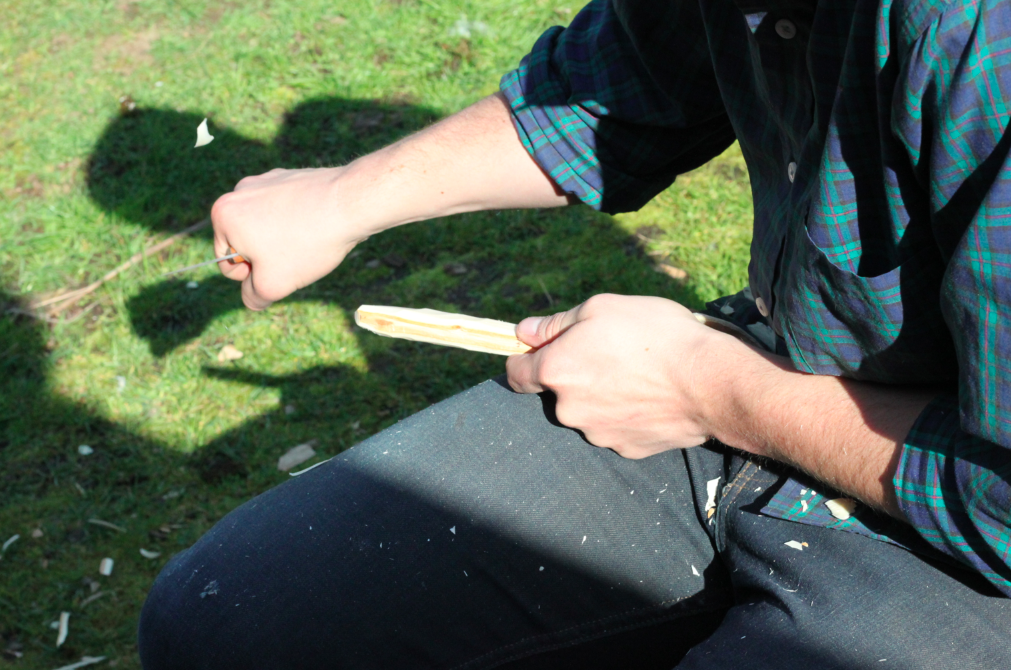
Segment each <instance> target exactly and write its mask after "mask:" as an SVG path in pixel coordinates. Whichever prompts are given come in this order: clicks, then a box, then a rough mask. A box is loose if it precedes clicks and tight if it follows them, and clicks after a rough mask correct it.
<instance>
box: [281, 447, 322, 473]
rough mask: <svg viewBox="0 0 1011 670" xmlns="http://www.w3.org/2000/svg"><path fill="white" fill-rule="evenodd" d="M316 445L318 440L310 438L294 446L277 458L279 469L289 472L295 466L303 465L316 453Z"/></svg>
mask: <svg viewBox="0 0 1011 670" xmlns="http://www.w3.org/2000/svg"><path fill="white" fill-rule="evenodd" d="M314 446H316V440H309V441H308V442H306V443H304V444H300V445H298V446H295V447H292V448H291V449H289V450H288V451H286V452H284V455H283V456H281V457H280V458H279V459H277V469H278V470H280V471H281V472H288V470H291V469H292V468H294V467H295V466H297V465H302V464H303V463H305V462H306V461H308V460H309V459H310V458H312V457H313V456H315V455H316V450H315V449H313V447H314Z"/></svg>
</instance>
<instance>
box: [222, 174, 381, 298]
mask: <svg viewBox="0 0 1011 670" xmlns="http://www.w3.org/2000/svg"><path fill="white" fill-rule="evenodd" d="M342 170H343V169H342V168H310V169H305V170H282V169H275V170H271V171H270V172H267V173H265V174H262V175H258V176H255V177H246V178H245V179H243V180H242V181H240V182H239V183H238V184H237V185H236V187H235V190H234V191H233V192H231V193H226V194H225V195H223V196H221V197H220V198H218V201H217V202H215V203H214V207H213V208H212V209H211V221H212V223H213V224H214V252H215V254H217V255H218V256H224V255H225V254H227V253H228V248H229V247H232V248H233V249H235V250H236V251H237V252H238V253H239V254H240V255H241V256H242V257H243V258H245V259H246V261H247V262H246V263H234V264H233V263H231V262H229V261H222V262H221V263H220V264H219V265H220V267H221V272H222V273H223V274H224V275H225V276H226V277H228V278H229V279H234V280H236V281H241V282H242V301H243V302H244V303H245V304H246V306H247V307H249V308H250V309H255V310H261V309H265V308H267V307H268V306H270V304H271V303H273V302H275V301H277V300H280V299H281V298H284V297H285V296H287V295H289V294H291V293H293V292H294V291H296V290H298V289H300V288H302V287H304V286H308V285H309V284H311V283H313V282H314V281H316V280H317V279H320V278H321V277H323V276H325V275H327V274H329V273H330V272H331V271H333V269H334V268H336V267H337V266H338V265H339V264H340V262H341V261H342V260H344V257H345V256H347V254H348V252H350V251H351V250H352V249H353V248H354V247H355V245H356V244H358V243H359V242H361V241H362V240H364V239H366V238H367V237H368V233H366V232H364V231H363V230H362V229H361V228H360V227H358V226H355V225H354V224H353V223H351V222H350V221H347V220H342V215H341V207H340V201H341V198H340V187H339V176H340V174H341V172H342Z"/></svg>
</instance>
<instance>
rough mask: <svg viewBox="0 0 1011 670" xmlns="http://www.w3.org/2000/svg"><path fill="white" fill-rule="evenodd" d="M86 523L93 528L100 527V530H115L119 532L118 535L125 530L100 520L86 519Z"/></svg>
mask: <svg viewBox="0 0 1011 670" xmlns="http://www.w3.org/2000/svg"><path fill="white" fill-rule="evenodd" d="M88 523H90V524H91V525H93V526H101V527H102V528H108V529H110V530H116V531H119V532H120V533H125V532H126V528H123V527H122V526H117V525H116V524H114V523H109V522H108V521H102V520H101V519H88Z"/></svg>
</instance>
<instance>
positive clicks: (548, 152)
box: [500, 26, 604, 210]
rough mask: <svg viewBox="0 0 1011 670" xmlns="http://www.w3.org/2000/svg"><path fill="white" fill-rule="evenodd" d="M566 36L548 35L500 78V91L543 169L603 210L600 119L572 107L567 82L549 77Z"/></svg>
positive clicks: (560, 30)
mask: <svg viewBox="0 0 1011 670" xmlns="http://www.w3.org/2000/svg"><path fill="white" fill-rule="evenodd" d="M563 32H564V29H563V28H560V27H558V26H556V27H554V28H551V29H550V30H548V31H547V32H545V33H544V34H543V35H542V36H541V37H540V39H538V40H537V42H536V44H534V48H533V50H532V51H531V52H530V53H529V54H528V55H527V56H526V57H524V58H523V60H522V61H521V62H520V65H519V67H518V68H516V69H515V70H512V71H511V72H508V73H507V74H506V75H505V76H504V77H502V81H501V83H500V88H501V90H502V93H503V94H504V95H505V97H506V99H507V100H508V101H509V107H510V109H511V110H512V115H513V124H514V125H515V126H516V131H517V132H518V133H519V136H520V140H521V141H522V142H523V146H524V147H525V148H526V150H527V151H528V152H529V153H530V155H531V156H532V157H533V159H534V160H535V161H536V162H537V163H538V165H540V166H541V169H543V170H544V171H545V172H546V173H547V174H548V176H549V177H550V178H551V179H552V181H554V182H555V183H556V184H557V185H558V187H559V188H560V189H561V190H562V191H564V192H565V193H567V194H569V195H573V196H575V197H576V198H579V200H581V201H582V202H584V203H586V204H587V205H589V206H590V207H593V208H594V209H597V210H599V209H601V205H602V202H603V185H604V182H603V176H602V172H601V167H600V161H599V160H598V158H597V152H596V144H595V132H596V128H597V122H598V119H597V118H596V117H595V116H593V115H592V114H591V113H589V112H588V111H587V110H586V109H584V108H582V107H579V106H573V105H569V104H568V102H567V99H568V92H567V91H566V90H565V86H564V83H563V82H562V81H561V80H560V78H559V77H556V76H554V75H553V74H552V72H551V70H552V64H551V58H552V53H553V52H554V50H555V46H556V42H557V40H558V39H559V37H560V36H561V34H562V33H563ZM531 100H536V101H537V102H536V104H533V103H532V102H530V101H531Z"/></svg>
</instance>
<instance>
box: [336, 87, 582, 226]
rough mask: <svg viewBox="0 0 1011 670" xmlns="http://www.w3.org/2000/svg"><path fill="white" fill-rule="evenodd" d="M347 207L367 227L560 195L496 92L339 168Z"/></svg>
mask: <svg viewBox="0 0 1011 670" xmlns="http://www.w3.org/2000/svg"><path fill="white" fill-rule="evenodd" d="M337 190H338V192H343V193H346V194H347V196H346V198H345V199H343V202H345V203H346V205H345V206H346V208H347V214H348V215H349V216H350V217H351V219H352V220H355V221H358V222H360V223H361V224H362V225H364V226H366V227H367V228H368V229H369V230H370V233H374V232H379V231H380V230H385V229H387V228H392V227H394V226H398V225H401V224H404V223H411V222H414V221H422V220H425V219H430V218H434V217H438V216H447V215H450V214H460V213H463V212H473V211H479V210H489V209H514V208H526V207H557V206H561V205H565V204H567V203H568V199H567V198H566V196H565V195H564V194H562V193H561V192H560V191H559V190H558V188H557V187H556V186H555V184H554V182H552V181H551V179H549V178H548V176H547V175H546V174H545V173H544V172H543V171H542V170H541V168H540V166H538V165H537V163H535V162H534V160H533V159H532V158H531V157H530V154H529V153H527V151H526V149H524V148H523V145H522V144H521V143H520V139H519V137H518V135H517V133H516V129H515V128H514V127H513V124H512V120H511V115H510V112H509V107H508V103H507V102H506V101H505V99H504V97H503V96H502V95H501V94H496V95H492V96H489V97H488V98H485V99H484V100H481V101H480V102H478V103H476V104H474V105H472V106H470V107H468V108H467V109H465V110H463V111H461V112H459V113H457V114H454V115H453V116H451V117H449V118H447V119H444V120H443V121H441V122H439V123H437V124H435V125H433V126H430V127H428V128H426V129H424V130H422V131H420V132H418V133H415V134H414V135H411V136H410V137H407V138H404V139H402V140H400V141H399V142H396V143H395V144H393V145H391V146H388V147H386V148H385V149H381V150H379V151H376V152H375V153H372V154H369V155H367V156H363V157H362V158H359V159H358V160H356V161H354V162H353V163H351V164H350V165H348V166H347V168H345V169H344V170H343V171H342V172H341V175H340V178H339V180H338V183H337Z"/></svg>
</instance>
